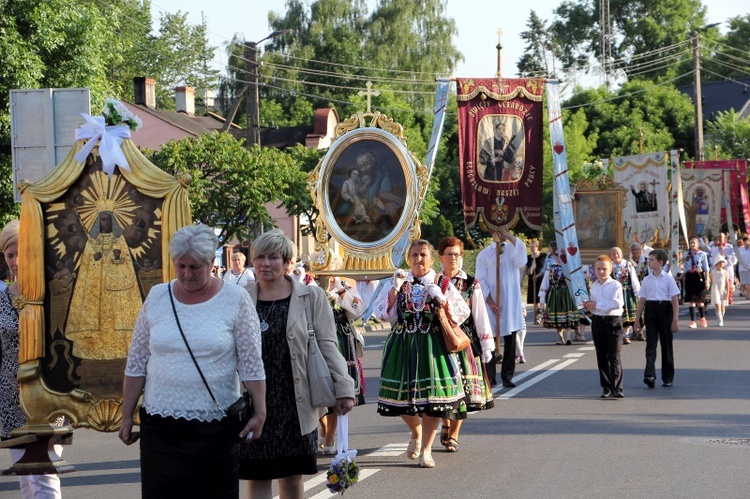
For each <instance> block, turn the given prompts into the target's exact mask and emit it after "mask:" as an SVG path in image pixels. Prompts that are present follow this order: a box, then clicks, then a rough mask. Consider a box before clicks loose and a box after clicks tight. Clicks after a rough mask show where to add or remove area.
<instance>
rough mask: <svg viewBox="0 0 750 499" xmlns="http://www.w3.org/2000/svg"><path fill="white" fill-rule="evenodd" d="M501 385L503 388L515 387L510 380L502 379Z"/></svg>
mask: <svg viewBox="0 0 750 499" xmlns="http://www.w3.org/2000/svg"><path fill="white" fill-rule="evenodd" d="M503 386H504V387H505V388H515V387H516V384H515V383H513V382H512V381H503Z"/></svg>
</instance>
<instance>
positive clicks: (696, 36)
mask: <svg viewBox="0 0 750 499" xmlns="http://www.w3.org/2000/svg"><path fill="white" fill-rule="evenodd" d="M719 24H721V23H713V24H709V25H708V26H704V27H702V28H700V29H699V30H696V31H695V32H694V33H693V65H694V67H693V70H694V73H693V85H694V88H693V94H694V95H695V98H694V99H693V102H694V104H695V159H696V161H703V159H704V154H703V153H704V151H703V94H702V90H701V89H702V87H701V39H700V36H701V33H702V32H704V31H706V30H707V29H709V28H713V27H714V26H718V25H719Z"/></svg>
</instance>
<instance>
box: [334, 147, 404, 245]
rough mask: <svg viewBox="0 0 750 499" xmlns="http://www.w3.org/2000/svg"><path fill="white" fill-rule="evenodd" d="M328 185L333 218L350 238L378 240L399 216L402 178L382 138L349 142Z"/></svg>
mask: <svg viewBox="0 0 750 499" xmlns="http://www.w3.org/2000/svg"><path fill="white" fill-rule="evenodd" d="M330 186H331V188H330V190H329V199H330V205H331V207H332V210H333V215H334V218H335V220H336V222H337V224H338V225H339V227H340V228H341V230H342V231H343V232H344V234H346V235H347V236H349V237H351V238H352V239H354V240H357V241H360V242H373V241H378V240H381V239H383V238H384V237H385V236H386V235H388V234H389V233H390V232H391V231H392V230H393V229H394V227H396V225H397V224H398V222H399V220H400V219H401V215H402V213H403V209H404V203H405V199H406V179H405V177H404V173H403V171H402V167H401V164H400V162H399V160H398V158H397V157H396V155H395V153H394V152H393V151H392V150H391V149H390V148H389V147H388V146H387V145H386V144H384V143H382V142H379V141H375V140H366V141H361V142H357V143H354V144H352V145H350V146H349V147H348V148H347V149H346V150H345V151H344V152H343V153H342V154H341V156H339V158H338V160H337V161H336V164H335V165H334V167H333V171H332V174H331V184H330Z"/></svg>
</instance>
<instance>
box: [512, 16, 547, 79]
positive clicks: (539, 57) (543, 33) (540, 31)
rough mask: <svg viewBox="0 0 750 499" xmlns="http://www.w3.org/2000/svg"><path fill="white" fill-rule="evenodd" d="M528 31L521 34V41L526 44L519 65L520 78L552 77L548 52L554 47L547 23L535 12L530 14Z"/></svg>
mask: <svg viewBox="0 0 750 499" xmlns="http://www.w3.org/2000/svg"><path fill="white" fill-rule="evenodd" d="M526 27H527V28H529V29H528V30H527V31H523V32H521V39H523V40H524V41H525V42H526V47H525V49H524V53H523V55H522V56H521V58H520V59H518V63H517V64H516V65H517V67H518V76H519V77H520V78H528V77H531V76H540V75H544V76H550V77H553V78H554V75H552V74H551V73H550V70H549V64H548V57H547V56H548V52H550V50H549V49H550V48H551V46H552V41H551V40H550V36H549V30H548V28H547V21H546V20H544V19H540V18H539V16H538V15H537V14H536V12H535V11H533V10H532V11H531V13H530V14H529V20H528V21H527V22H526Z"/></svg>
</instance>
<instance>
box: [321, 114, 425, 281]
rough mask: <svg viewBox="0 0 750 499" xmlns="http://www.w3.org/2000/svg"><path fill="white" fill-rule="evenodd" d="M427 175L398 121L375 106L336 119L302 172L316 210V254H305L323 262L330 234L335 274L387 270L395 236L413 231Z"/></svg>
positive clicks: (416, 231)
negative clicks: (319, 154)
mask: <svg viewBox="0 0 750 499" xmlns="http://www.w3.org/2000/svg"><path fill="white" fill-rule="evenodd" d="M355 171H356V174H355V173H353V172H355ZM428 182H429V178H428V172H427V168H426V167H425V166H424V165H422V164H421V162H420V161H419V159H418V158H417V157H416V155H415V154H413V153H412V152H411V151H409V150H408V148H407V140H406V136H405V135H404V128H403V126H402V125H401V124H400V123H397V122H395V121H394V120H393V119H392V118H389V117H388V116H386V115H384V114H382V113H380V112H379V111H374V112H360V113H357V114H354V115H352V116H350V117H349V118H348V119H345V120H343V121H342V122H340V123H339V124H338V125H337V127H336V132H335V140H334V143H333V144H332V145H331V147H330V149H329V151H328V153H327V154H326V156H325V157H324V158H323V159H321V161H320V162H319V163H318V165H317V166H316V168H315V170H313V172H311V173H310V174H309V175H308V178H307V188H308V190H309V191H310V196H311V198H312V201H313V205H314V206H315V207H316V208H317V210H318V212H319V213H320V215H319V216H318V218H317V220H316V222H315V240H316V245H315V249H316V251H317V252H320V253H319V255H320V256H319V257H318V258H316V259H315V261H312V262H311V266H312V268H313V270H316V271H321V270H325V269H327V267H328V265H329V264H330V261H331V252H332V250H331V247H330V243H331V242H335V243H337V244H338V248H340V251H338V252H339V254H341V256H342V260H343V268H342V269H341V270H340V271H337V272H338V273H339V274H341V275H347V273H349V274H350V275H354V274H357V275H361V274H362V272H368V273H370V274H372V273H373V272H374V273H377V272H386V271H392V269H393V268H394V267H395V266H396V264H395V263H394V262H393V249H394V247H395V246H396V244H397V243H398V241H399V240H401V239H402V238H404V237H405V236H406V237H408V238H409V239H410V240H415V239H418V238H419V227H420V222H419V219H418V213H417V209H418V206H419V205H420V202H421V201H422V200H423V199H424V196H425V194H426V192H427V186H428Z"/></svg>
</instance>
